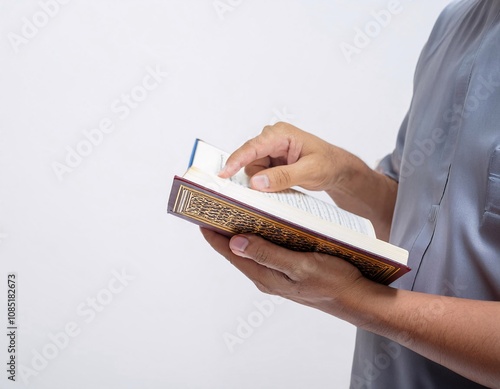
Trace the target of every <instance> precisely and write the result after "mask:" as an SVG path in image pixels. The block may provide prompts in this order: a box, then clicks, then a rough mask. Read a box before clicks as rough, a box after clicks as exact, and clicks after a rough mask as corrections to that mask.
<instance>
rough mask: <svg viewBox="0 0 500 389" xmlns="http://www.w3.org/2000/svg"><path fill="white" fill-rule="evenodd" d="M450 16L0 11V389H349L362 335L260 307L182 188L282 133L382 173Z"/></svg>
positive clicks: (253, 4) (403, 4) (253, 0)
mask: <svg viewBox="0 0 500 389" xmlns="http://www.w3.org/2000/svg"><path fill="white" fill-rule="evenodd" d="M447 3H448V1H445V0H439V1H436V0H433V1H430V0H427V1H419V2H416V1H404V0H401V1H400V2H398V1H396V2H395V1H394V0H393V1H379V0H377V1H375V0H371V1H347V0H286V1H285V0H267V1H265V0H244V1H241V0H222V1H212V0H164V1H160V0H128V1H125V0H122V1H118V0H73V1H68V0H66V1H65V2H64V4H63V1H62V0H61V3H59V2H56V1H55V0H40V1H34V0H29V1H28V0H25V1H15V2H14V1H7V0H3V1H0V29H1V30H0V34H1V39H0V285H3V286H0V330H1V331H0V334H4V335H2V336H0V361H2V366H4V367H3V368H2V369H1V370H0V388H18V387H30V388H36V389H66V388H75V389H80V388H93V389H104V388H123V389H125V388H214V389H216V388H217V389H219V388H252V389H253V388H289V389H295V388H296V389H301V388H309V389H320V388H347V387H348V385H349V375H350V366H351V360H352V354H353V342H354V336H355V328H354V327H353V326H351V325H350V324H348V323H345V322H342V321H340V320H338V319H336V318H334V317H330V316H328V315H326V314H324V313H322V312H320V311H317V310H314V309H310V308H306V307H302V306H300V305H297V304H295V303H292V302H289V301H285V302H283V301H273V300H271V299H270V297H269V296H267V295H264V294H262V293H260V292H259V291H258V290H257V289H256V288H255V286H254V285H253V284H252V283H251V282H250V281H249V280H248V279H246V278H245V277H244V276H243V275H241V274H240V273H239V272H238V271H237V270H236V269H234V268H233V267H232V266H231V265H230V264H229V263H228V262H226V261H225V260H224V259H223V258H222V257H220V256H219V255H218V254H216V253H215V252H214V251H212V250H211V248H210V247H209V246H208V244H207V243H206V242H205V241H204V240H203V238H202V236H201V234H200V233H199V231H198V228H197V227H196V226H194V225H192V224H190V223H187V222H185V221H183V220H181V219H178V218H175V217H173V216H170V215H168V214H167V211H166V204H167V199H168V194H169V191H170V185H171V181H172V177H173V175H174V174H182V173H184V171H185V170H186V167H187V163H188V160H189V155H190V152H191V147H192V145H193V142H194V139H195V138H196V137H199V138H202V139H204V140H205V141H207V142H209V143H213V144H215V145H217V146H219V147H220V148H222V149H225V150H227V151H232V150H234V149H235V148H236V147H238V146H239V145H240V144H241V143H243V142H244V141H246V140H247V139H249V138H250V137H253V136H255V135H257V134H258V133H259V132H260V131H261V130H262V128H263V127H264V126H265V125H267V124H270V123H273V122H276V121H277V120H284V121H288V122H291V123H293V124H295V125H296V126H298V127H300V128H302V129H304V130H306V131H309V132H312V133H314V134H316V135H319V136H321V137H323V138H325V139H326V140H328V141H330V142H332V143H335V144H337V145H339V146H341V147H344V148H346V149H348V150H350V151H352V152H354V153H355V154H357V155H358V156H359V157H361V158H362V159H363V160H365V161H366V162H367V163H368V164H369V165H370V166H375V164H376V162H377V160H379V159H380V158H381V157H383V156H384V155H386V154H387V153H389V152H391V151H392V149H393V145H394V142H395V137H396V134H397V131H398V127H399V125H400V122H401V121H402V118H403V116H404V114H405V112H406V110H407V108H408V106H409V103H410V99H411V91H412V77H413V71H414V69H415V65H416V62H417V59H418V55H419V52H420V50H421V48H422V46H423V45H424V43H425V41H426V39H427V37H428V36H429V33H430V31H431V28H432V25H433V23H434V21H435V20H436V18H437V16H438V15H439V12H440V11H441V10H442V9H443V7H444V6H445V5H446V4H447ZM395 6H397V7H396V9H397V10H398V12H397V13H393V14H391V17H390V18H388V17H387V12H390V11H387V10H388V9H389V8H391V7H395ZM391 9H392V8H391ZM383 11H385V12H386V13H384V12H383ZM376 15H377V16H376ZM383 15H385V19H384V16H383ZM377 20H378V21H377ZM377 23H378V28H377ZM30 25H31V26H30ZM360 31H367V32H369V33H370V35H371V37H370V36H368V35H366V37H368V38H369V39H366V37H365V38H364V39H363V38H362V37H361V35H360V34H361V33H360ZM356 44H358V46H356ZM348 45H351V46H348ZM361 46H362V47H361ZM342 47H344V48H346V47H351V49H352V48H353V47H355V48H356V50H355V52H354V54H352V55H351V56H350V57H349V56H346V55H345V54H344V53H343V50H342ZM127 96H129V97H127ZM127 99H128V100H127ZM100 125H103V126H104V127H103V128H104V129H105V130H106V133H104V132H103V131H102V130H99V131H100V134H101V136H99V135H98V134H97V130H96V129H97V128H99V126H100ZM109 125H112V126H113V127H112V131H111V130H109V127H106V126H109ZM85 134H87V135H85ZM88 134H94V135H88ZM87 136H89V137H92V136H93V137H94V138H91V139H93V142H94V144H92V143H90V140H88V138H87ZM77 149H78V150H79V152H80V153H81V154H85V155H84V156H80V158H78V157H75V155H74V153H75V152H77ZM71 155H72V156H71ZM68 161H69V162H68ZM68 163H70V164H72V166H73V167H71V166H69V165H68ZM62 166H66V168H63V167H62ZM61 169H63V170H61ZM61 172H62V173H61ZM318 196H320V197H321V196H322V194H318ZM11 272H15V273H16V275H17V284H16V323H15V324H16V326H18V328H17V329H16V343H15V347H16V354H15V355H16V365H17V374H16V382H10V381H9V380H8V379H7V376H8V375H9V374H8V373H7V371H6V370H7V369H6V367H5V365H6V362H7V360H8V358H9V355H10V354H9V353H8V345H9V344H8V341H9V338H8V336H6V335H7V334H8V331H9V330H8V329H7V326H8V324H7V317H8V311H7V297H8V296H7V275H8V274H10V273H11ZM2 318H3V319H2Z"/></svg>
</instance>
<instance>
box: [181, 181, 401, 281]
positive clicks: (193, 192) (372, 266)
mask: <svg viewBox="0 0 500 389" xmlns="http://www.w3.org/2000/svg"><path fill="white" fill-rule="evenodd" d="M181 198H183V201H182V204H181ZM197 201H198V202H201V203H205V204H206V205H207V207H201V206H200V205H199V204H197V205H195V206H193V207H191V208H190V205H193V202H197ZM201 208H207V209H206V210H205V209H201ZM215 208H218V209H219V211H220V212H223V213H226V214H227V213H230V214H231V216H234V219H236V220H241V219H244V218H248V217H250V218H252V219H254V220H253V221H252V223H251V224H252V225H253V226H252V228H250V229H248V230H244V231H242V230H238V229H236V228H231V227H228V225H229V224H228V223H227V218H226V219H223V220H221V218H220V215H215V217H214V215H207V214H206V213H207V212H205V211H207V210H208V212H209V211H210V210H212V209H215ZM173 211H174V212H175V213H178V214H179V215H183V216H185V217H188V218H191V219H194V220H197V221H199V222H201V223H204V224H207V225H210V226H213V227H215V228H217V229H219V230H223V231H227V232H229V233H231V234H237V233H242V232H247V233H257V234H259V235H261V236H263V237H264V238H266V239H268V240H270V241H272V242H274V243H277V244H281V245H284V246H289V245H288V244H284V243H283V242H280V241H279V239H276V238H275V237H276V231H275V233H274V234H273V233H271V232H269V231H268V230H269V228H268V227H269V226H272V229H273V230H278V231H279V233H280V234H281V235H287V236H288V238H289V240H290V239H293V242H294V245H295V246H296V247H289V248H291V249H292V250H296V251H316V252H320V253H326V254H330V255H334V256H338V257H342V258H344V259H346V260H347V261H349V262H350V263H352V264H353V265H355V266H357V267H358V268H359V269H360V271H361V272H362V273H363V274H364V275H365V276H366V277H368V278H370V279H373V280H374V281H377V282H380V283H385V282H386V281H387V280H388V279H389V278H391V277H392V276H393V275H394V274H396V273H397V272H398V271H399V270H400V269H399V268H398V267H396V266H393V265H390V264H387V263H385V262H382V261H379V260H377V259H375V258H372V257H370V256H368V255H365V254H363V253H361V252H358V251H354V250H351V249H348V248H346V247H343V246H340V245H339V244H335V243H333V242H330V241H327V240H324V239H320V238H318V237H317V236H314V235H311V234H310V233H307V232H305V231H303V230H299V229H297V228H294V227H291V226H290V225H287V224H284V223H281V222H279V221H276V220H273V219H271V218H268V217H266V216H263V215H262V214H259V213H257V212H254V211H252V210H249V209H246V208H243V207H241V206H239V205H235V204H232V203H230V202H228V201H226V200H223V199H221V198H219V197H217V196H216V195H211V194H207V193H205V192H202V191H200V190H197V189H194V188H192V187H190V186H186V185H183V184H181V185H180V186H179V191H178V192H177V196H176V199H175V204H174V207H173ZM216 212H217V211H216ZM217 217H219V220H217ZM247 224H248V223H245V225H247ZM259 225H264V226H265V227H264V228H259ZM273 237H274V239H273ZM297 240H298V241H300V242H302V244H301V243H296V241H297ZM295 243H296V244H295ZM302 247H303V248H304V249H301V248H302ZM311 248H313V250H310V249H311Z"/></svg>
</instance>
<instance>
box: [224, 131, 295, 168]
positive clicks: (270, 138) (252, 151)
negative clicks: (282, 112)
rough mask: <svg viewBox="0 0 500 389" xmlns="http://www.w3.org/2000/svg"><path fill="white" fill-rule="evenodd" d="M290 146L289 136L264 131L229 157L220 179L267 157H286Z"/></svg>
mask: <svg viewBox="0 0 500 389" xmlns="http://www.w3.org/2000/svg"><path fill="white" fill-rule="evenodd" d="M264 130H266V129H264ZM289 146H290V138H289V137H288V136H277V134H276V133H275V132H274V131H273V132H271V131H263V132H262V133H261V134H260V135H258V136H256V137H255V138H252V139H250V140H249V141H247V142H245V143H244V144H243V145H242V146H241V147H240V148H238V149H237V150H236V151H234V152H233V153H232V154H231V155H230V156H229V158H228V159H227V161H226V164H225V165H224V168H223V169H222V170H221V171H220V172H219V177H221V178H229V177H231V176H233V175H235V174H236V173H237V172H238V171H239V170H240V169H241V168H242V167H245V166H247V165H249V164H250V163H252V162H254V161H256V160H259V159H262V158H265V157H273V158H275V157H279V156H286V155H287V152H288V150H289Z"/></svg>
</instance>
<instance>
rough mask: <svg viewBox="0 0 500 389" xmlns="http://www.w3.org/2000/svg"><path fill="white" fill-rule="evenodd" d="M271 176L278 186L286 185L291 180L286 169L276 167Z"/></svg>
mask: <svg viewBox="0 0 500 389" xmlns="http://www.w3.org/2000/svg"><path fill="white" fill-rule="evenodd" d="M273 176H274V177H273V178H274V182H276V184H278V185H280V186H283V185H288V184H289V183H290V182H291V176H290V173H289V172H288V171H287V170H284V169H277V170H276V172H274V174H273Z"/></svg>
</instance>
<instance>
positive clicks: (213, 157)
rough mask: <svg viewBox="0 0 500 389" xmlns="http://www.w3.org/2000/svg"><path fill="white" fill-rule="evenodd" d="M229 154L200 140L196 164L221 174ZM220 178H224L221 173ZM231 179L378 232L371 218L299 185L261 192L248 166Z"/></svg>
mask: <svg viewBox="0 0 500 389" xmlns="http://www.w3.org/2000/svg"><path fill="white" fill-rule="evenodd" d="M228 157H229V154H227V153H225V152H223V151H221V150H219V149H217V148H215V147H213V146H211V145H209V144H207V143H205V142H203V141H198V144H197V146H196V153H195V156H194V159H193V164H192V165H193V166H194V167H195V168H197V169H199V170H202V171H205V172H206V173H210V174H211V175H217V174H218V173H219V171H220V170H221V169H222V168H223V167H224V165H225V163H226V161H227V158H228ZM214 178H215V177H214ZM217 179H218V180H221V179H220V178H218V177H217ZM228 181H230V182H232V183H234V184H236V185H238V186H242V187H245V188H247V189H248V190H249V191H251V192H252V193H253V195H255V196H259V197H268V198H272V199H274V200H276V201H279V202H280V203H283V204H287V205H289V206H292V207H294V208H298V209H300V210H302V211H305V212H308V213H310V214H312V215H314V216H316V217H319V218H321V219H324V220H327V221H329V222H332V223H337V224H340V225H341V226H344V227H347V228H349V229H351V230H354V231H357V232H360V233H362V234H365V235H369V236H375V232H374V230H373V227H372V225H371V223H370V221H368V220H367V219H365V218H362V217H360V216H357V215H354V214H352V213H350V212H347V211H345V210H343V209H341V208H339V207H338V206H336V205H334V204H333V203H327V202H325V201H323V200H320V199H318V198H316V197H313V196H311V195H309V194H306V193H303V192H300V191H298V190H295V189H288V190H285V191H280V192H275V193H268V192H259V191H256V190H254V189H251V188H250V187H249V177H248V176H247V175H246V174H245V172H244V169H241V170H240V171H239V172H238V173H237V174H235V175H234V176H233V177H231V178H229V179H228Z"/></svg>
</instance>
